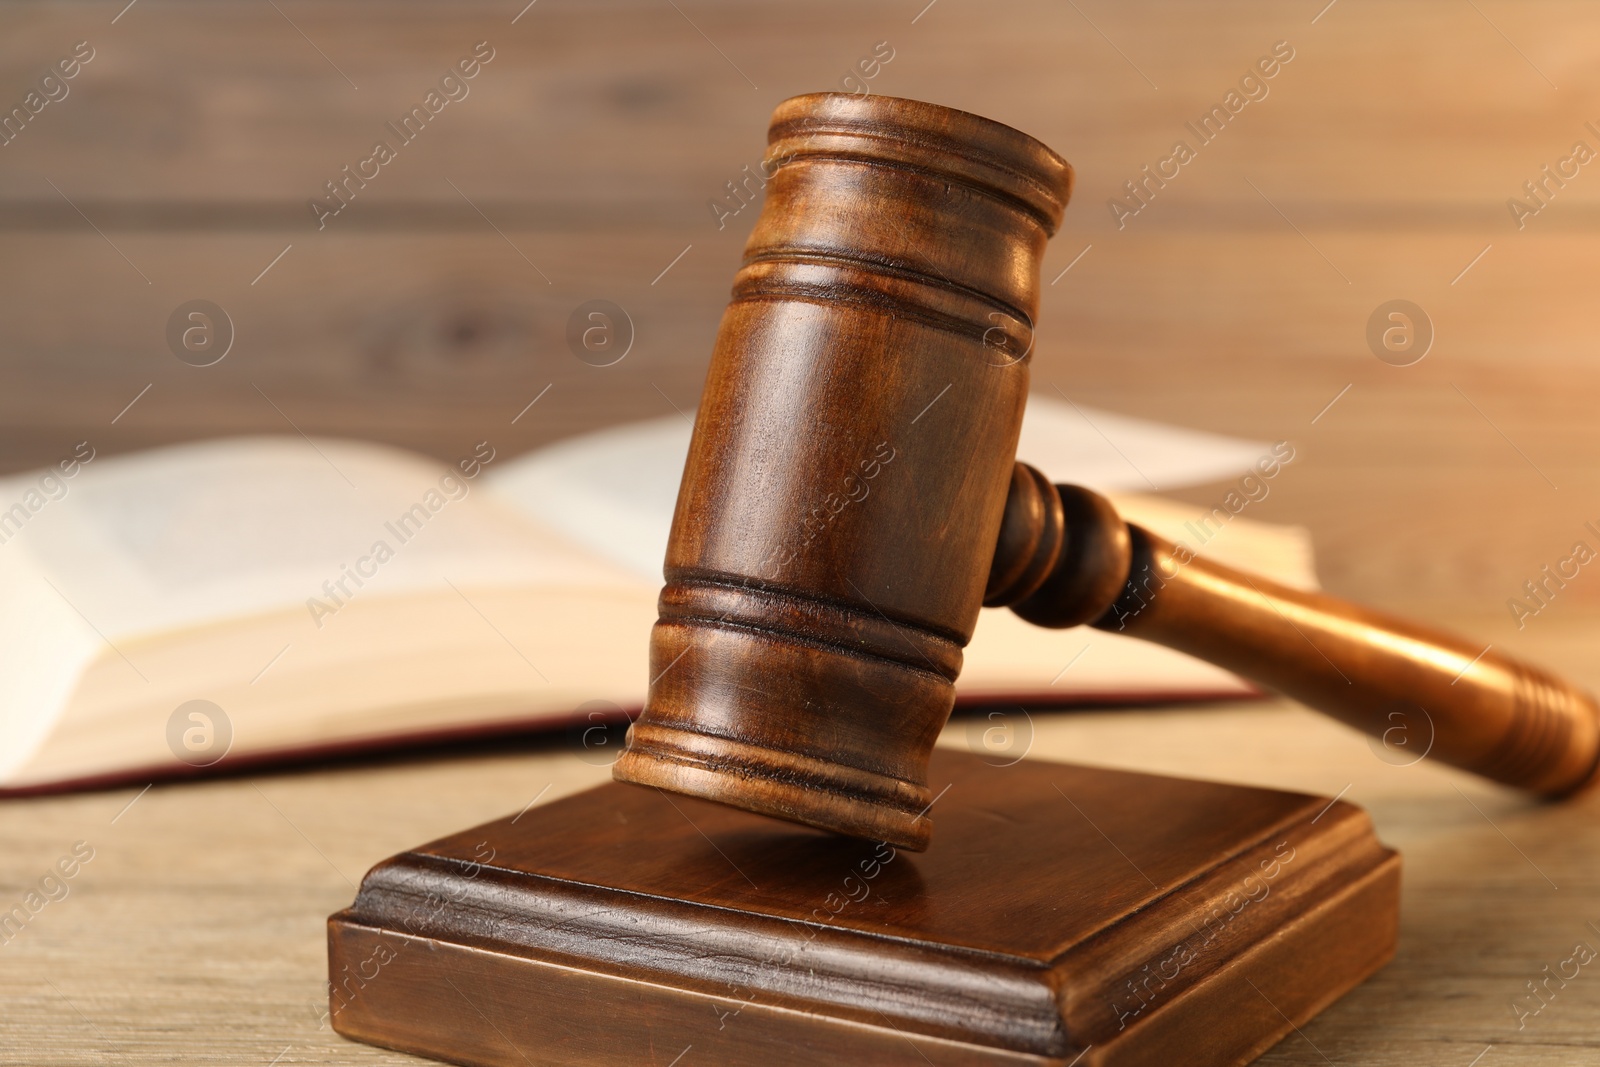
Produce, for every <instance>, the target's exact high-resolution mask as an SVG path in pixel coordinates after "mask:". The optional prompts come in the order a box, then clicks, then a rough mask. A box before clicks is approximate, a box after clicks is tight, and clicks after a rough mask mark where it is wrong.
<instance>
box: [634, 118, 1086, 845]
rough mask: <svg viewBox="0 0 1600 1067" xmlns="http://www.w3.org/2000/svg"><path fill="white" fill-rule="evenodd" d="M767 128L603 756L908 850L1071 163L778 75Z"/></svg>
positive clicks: (1018, 414)
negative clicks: (784, 90) (613, 730)
mask: <svg viewBox="0 0 1600 1067" xmlns="http://www.w3.org/2000/svg"><path fill="white" fill-rule="evenodd" d="M768 140H769V147H768V151H767V158H766V161H765V163H764V164H763V175H764V176H766V177H768V178H769V182H768V184H767V186H766V203H765V205H764V207H763V209H762V212H761V217H760V219H759V220H758V221H757V223H756V227H755V231H754V232H753V233H752V234H751V236H750V240H749V243H748V245H747V246H746V249H745V257H744V264H743V266H742V268H741V269H740V270H739V273H738V275H737V277H736V278H735V280H734V287H733V298H732V301H731V302H730V304H729V305H728V309H727V311H726V313H725V314H724V316H723V319H722V325H721V329H720V332H719V334H718V336H717V342H716V347H715V350H714V351H713V353H712V357H711V367H710V372H709V374H708V376H707V380H706V387H705V392H704V394H703V396H702V399H701V402H700V411H699V417H698V418H697V420H696V422H695V430H694V438H693V443H692V445H691V446H690V451H689V459H688V464H687V466H686V468H685V470H684V474H683V483H682V486H681V488H680V490H679V493H678V505H677V511H676V513H675V515H674V518H673V525H672V539H671V543H670V544H669V546H668V548H667V559H666V586H665V588H663V590H662V592H661V601H660V618H659V620H658V621H657V623H656V624H655V628H654V630H653V631H652V634H651V640H650V674H651V681H650V691H649V697H648V699H647V702H646V704H645V708H644V712H643V714H642V715H641V717H640V718H639V720H638V721H637V722H636V723H635V724H634V725H633V727H632V729H631V731H630V733H629V740H628V746H627V749H626V751H625V752H624V753H623V755H622V756H621V758H620V759H619V760H618V761H617V763H616V765H615V766H614V768H613V772H614V775H615V777H616V778H617V779H619V780H621V781H628V782H637V783H640V784H644V785H651V786H657V787H659V788H661V789H666V790H671V791H674V792H678V793H686V794H690V795H693V796H698V797H704V798H707V799H711V800H717V801H721V802H724V803H727V804H732V805H735V806H737V807H741V808H745V809H748V810H751V811H756V812H761V813H763V814H767V815H772V816H776V817H778V818H783V819H789V820H792V821H795V822H801V823H806V824H809V825H812V826H818V827H823V828H826V829H830V830H835V831H838V832H841V833H846V834H851V835H854V836H857V837H864V838H869V839H872V840H880V841H888V842H890V843H892V844H896V845H900V846H903V847H906V848H911V849H922V848H925V847H926V846H927V843H928V838H929V834H930V832H931V822H930V819H929V817H928V808H929V806H930V803H931V802H932V801H933V799H934V798H933V796H932V795H931V791H930V789H929V786H928V782H927V768H928V758H929V755H930V753H931V751H932V748H933V743H934V740H935V738H936V737H937V736H938V734H939V731H940V729H941V728H942V727H943V726H944V723H945V720H946V719H947V718H948V717H949V714H950V709H951V706H952V702H953V700H954V692H955V690H954V682H955V679H956V676H957V674H958V673H959V671H960V669H961V650H962V648H963V647H964V646H965V645H966V643H967V641H968V640H969V639H970V638H971V636H972V631H973V627H974V626H975V625H976V623H977V618H978V612H979V609H980V607H981V605H982V603H983V599H984V591H985V582H986V580H987V578H988V576H989V571H990V561H991V560H992V559H993V557H994V553H995V545H996V538H997V536H998V534H999V531H1000V524H1001V518H1002V513H1003V511H1004V510H1005V507H1006V499H1007V491H1008V489H1009V488H1010V485H1011V480H1012V477H1013V467H1014V461H1015V454H1016V447H1017V434H1018V430H1019V428H1020V426H1021V422H1022V409H1023V403H1024V401H1025V399H1026V397H1027V392H1028V356H1029V352H1030V350H1031V348H1032V334H1033V322H1034V319H1035V317H1036V315H1037V312H1038V303H1039V264H1040V260H1041V258H1042V256H1043V254H1044V246H1045V242H1046V240H1047V239H1048V238H1049V237H1050V235H1051V234H1053V233H1054V232H1055V229H1056V227H1057V226H1058V225H1059V224H1060V222H1061V216H1062V212H1063V210H1064V208H1065V206H1066V202H1067V197H1068V195H1069V193H1070V190H1071V185H1072V169H1071V168H1070V167H1069V166H1068V165H1067V163H1066V161H1065V160H1063V159H1062V158H1061V157H1060V156H1058V155H1056V154H1055V153H1054V152H1052V151H1051V150H1050V149H1048V148H1046V147H1045V146H1044V145H1042V144H1040V143H1039V142H1038V141H1035V140H1033V139H1032V138H1031V137H1027V136H1025V135H1024V134H1021V133H1019V132H1017V131H1016V130H1013V129H1011V128H1010V127H1008V126H1003V125H1001V124H999V123H996V122H991V121H989V120H987V119H982V118H979V117H977V116H975V115H970V114H967V113H965V112H961V111H954V110H951V109H949V108H943V107H938V106H935V105H932V104H925V103H919V102H916V101H910V100H896V99H892V98H886V97H880V96H868V97H857V96H850V95H842V94H826V93H824V94H814V95H809V96H800V97H795V98H794V99H791V100H788V101H785V102H784V103H783V104H781V105H779V107H778V109H777V111H776V112H775V113H774V115H773V119H772V126H771V130H770V134H769V139H768Z"/></svg>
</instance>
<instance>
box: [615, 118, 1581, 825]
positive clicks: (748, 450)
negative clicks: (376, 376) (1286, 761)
mask: <svg viewBox="0 0 1600 1067" xmlns="http://www.w3.org/2000/svg"><path fill="white" fill-rule="evenodd" d="M764 169H765V172H766V173H769V174H770V175H771V179H770V182H769V184H768V185H767V188H766V203H765V205H764V207H763V209H762V212H761V216H760V219H759V220H758V221H757V223H756V227H755V230H754V232H753V233H752V234H751V236H750V240H749V243H748V245H747V246H746V251H745V259H744V265H743V267H742V268H741V269H740V271H739V273H738V275H737V277H736V279H735V282H734V288H733V299H732V301H731V303H730V304H729V306H728V309H727V312H726V313H725V315H724V317H723V320H722V325H721V329H720V332H719V334H718V337H717V342H716V347H715V350H714V352H713V355H712V359H711V366H710V372H709V374H708V377H707V383H706V389H705V393H704V397H703V399H702V401H701V404H700V413H699V418H698V419H697V421H696V423H695V430H694V439H693V444H692V445H691V448H690V452H689V459H688V464H687V466H686V467H685V470H684V475H683V483H682V487H681V489H680V491H679V495H678V505H677V511H676V514H675V516H674V519H673V526H672V539H671V542H670V544H669V546H668V549H667V559H666V586H665V588H664V589H663V590H662V593H661V601H660V618H659V620H658V621H657V623H656V625H655V628H654V630H653V631H652V635H651V643H650V663H651V667H650V672H651V676H652V679H653V680H652V682H651V685H650V691H649V697H648V699H647V701H646V704H645V708H644V712H643V714H642V715H641V717H640V718H639V720H638V721H637V722H636V723H635V724H634V725H633V727H632V729H631V731H630V733H629V740H628V747H627V750H626V751H625V752H624V753H623V755H622V757H621V758H620V759H619V760H618V762H617V763H616V764H615V766H614V768H613V771H614V774H615V776H616V777H617V778H618V779H620V780H622V781H629V782H637V783H641V784H646V785H653V786H657V787H660V788H662V789H667V790H673V791H676V792H680V793H686V794H690V795H694V796H699V797H705V798H708V799H711V800H717V801H721V802H724V803H727V804H732V805H735V806H737V807H741V808H745V809H748V810H751V811H756V812H761V813H764V814H767V815H772V816H776V817H778V818H783V819H789V820H792V821H796V822H801V823H806V824H809V825H812V826H817V827H822V828H825V829H830V830H835V831H838V832H841V833H845V834H851V835H855V836H858V837H864V838H870V839H873V840H881V841H888V842H890V843H892V844H895V845H899V846H902V847H905V848H910V849H922V848H925V847H926V846H927V844H928V840H929V835H930V833H931V830H932V825H931V820H930V818H929V815H928V808H929V805H930V803H931V802H932V800H933V796H932V795H931V791H930V789H929V786H928V782H927V768H928V758H929V755H930V753H931V751H932V748H933V744H934V740H935V738H936V737H937V736H938V734H939V731H940V730H941V728H942V727H943V726H944V723H945V721H946V719H947V718H948V717H949V714H950V710H951V707H952V705H953V701H954V696H955V687H954V683H955V679H956V677H957V675H958V673H959V672H960V669H961V650H962V648H963V647H964V646H965V645H966V643H967V641H968V640H969V639H970V638H971V636H972V632H973V627H974V626H975V625H976V623H977V618H978V612H979V609H980V607H981V606H983V605H989V606H1010V607H1012V608H1013V609H1014V610H1015V611H1016V612H1017V613H1018V614H1019V615H1021V616H1022V617H1023V618H1024V619H1027V620H1028V621H1030V622H1034V623H1037V624H1039V625H1042V626H1053V627H1065V626H1075V625H1080V624H1085V623H1087V624H1090V625H1093V626H1095V627H1097V628H1099V629H1102V630H1110V631H1117V632H1123V633H1128V634H1131V635H1133V636H1135V637H1141V638H1145V639H1148V640H1151V641H1156V642H1158V643H1160V644H1164V645H1167V646H1169V647H1171V648H1175V649H1179V650H1181V651H1183V652H1187V653H1190V654H1192V655H1195V656H1198V657H1200V658H1201V659H1205V660H1208V661H1210V662H1212V663H1215V664H1218V665H1219V666H1222V667H1226V668H1228V669H1229V670H1232V671H1235V672H1236V673H1238V674H1241V675H1244V676H1246V677H1249V678H1252V679H1255V680H1257V681H1259V682H1261V683H1263V684H1264V685H1267V686H1269V687H1271V688H1274V689H1277V690H1279V691H1281V692H1283V693H1286V694H1288V695H1289V696H1292V697H1294V698H1296V699H1297V700H1300V701H1301V702H1303V703H1305V704H1307V705H1309V706H1311V707H1314V708H1317V709H1319V710H1321V711H1325V712H1328V713H1329V714H1331V715H1333V716H1335V717H1336V718H1338V719H1340V720H1342V721H1344V722H1346V723H1348V724H1350V725H1352V726H1354V727H1356V728H1357V729H1360V730H1364V731H1366V732H1368V733H1369V734H1373V735H1378V736H1381V735H1382V734H1383V733H1384V732H1385V731H1386V730H1388V729H1390V728H1391V727H1392V726H1393V725H1394V719H1393V718H1392V715H1394V714H1395V713H1399V714H1401V715H1402V716H1404V717H1405V718H1404V719H1402V721H1410V722H1413V723H1416V722H1420V721H1422V720H1423V719H1424V718H1425V719H1426V721H1428V722H1430V723H1431V724H1432V734H1433V737H1432V745H1431V755H1432V756H1433V757H1434V758H1437V759H1441V760H1444V761H1445V762H1447V763H1451V764H1454V765H1455V766H1458V767H1462V768H1465V769H1467V770H1470V771H1474V772H1476V773H1478V774H1481V775H1484V776H1486V777H1488V778H1492V779H1494V780H1495V781H1499V782H1504V783H1506V784H1508V785H1515V786H1520V787H1522V788H1525V789H1529V790H1532V791H1534V792H1537V793H1540V794H1545V795H1549V796H1559V795H1562V794H1565V793H1570V792H1572V791H1575V790H1577V789H1580V788H1582V787H1583V786H1585V785H1586V784H1589V783H1590V782H1592V781H1593V780H1594V779H1595V778H1596V768H1597V763H1600V712H1597V708H1596V705H1595V703H1594V702H1593V701H1592V700H1591V699H1590V698H1589V697H1588V696H1587V695H1585V694H1584V693H1582V692H1580V691H1579V690H1577V689H1575V688H1573V687H1572V686H1570V685H1568V684H1566V683H1564V682H1562V681H1560V680H1558V679H1555V678H1553V677H1551V676H1549V675H1547V674H1544V673H1543V672H1540V671H1538V670H1535V669H1533V668H1531V667H1527V666H1524V665H1522V664H1520V663H1518V662H1516V661H1514V660H1512V659H1510V658H1508V657H1505V656H1501V655H1499V654H1498V653H1495V652H1493V651H1492V650H1488V651H1480V650H1479V649H1480V646H1478V645H1476V644H1473V643H1470V642H1467V641H1464V640H1461V639H1459V638H1456V637H1451V636H1447V635H1444V634H1440V633H1436V632H1434V631H1432V630H1429V629H1427V628H1425V627H1422V626H1418V625H1414V624H1412V623H1408V622H1403V621H1400V620H1397V619H1391V618H1388V617H1386V616H1383V615H1380V614H1378V613H1377V612H1373V611H1369V610H1367V609H1365V608H1361V607H1357V606H1355V605H1352V604H1348V603H1345V602H1343V601H1340V600H1337V599H1335V598H1333V597H1329V596H1323V595H1320V594H1316V593H1306V592H1301V591H1297V590H1292V589H1288V588H1285V587H1283V586H1281V585H1278V584H1276V583H1274V582H1271V581H1268V580H1266V579H1264V578H1257V577H1252V576H1249V575H1246V574H1244V573H1242V572H1239V571H1234V570H1231V569H1229V568H1227V567H1223V566H1220V565H1218V564H1215V563H1212V562H1209V561H1207V560H1204V559H1198V558H1195V557H1194V555H1193V553H1192V552H1191V551H1190V550H1189V549H1187V548H1186V547H1185V546H1183V545H1174V544H1172V543H1170V542H1167V541H1165V540H1163V539H1161V538H1159V537H1157V536H1155V535H1153V534H1151V533H1149V532H1148V531H1146V530H1143V529H1141V528H1139V527H1137V526H1130V525H1128V524H1126V523H1124V522H1122V520H1121V519H1119V518H1118V517H1117V514H1116V512H1115V511H1114V510H1113V508H1112V507H1111V505H1110V504H1109V503H1108V502H1107V501H1106V500H1105V499H1104V498H1102V497H1100V496H1097V495H1095V494H1094V493H1091V492H1089V491H1088V490H1085V489H1079V488H1074V487H1071V486H1052V485H1050V484H1049V482H1048V481H1046V479H1045V478H1044V477H1043V476H1042V475H1041V474H1039V472H1037V471H1036V470H1034V469H1033V468H1031V467H1028V466H1027V465H1025V464H1019V463H1016V462H1015V456H1016V447H1017V437H1018V433H1019V431H1020V428H1021V422H1022V411H1023V404H1024V402H1025V400H1026V398H1027V393H1028V362H1029V361H1028V356H1029V353H1030V352H1031V349H1032V342H1033V322H1034V319H1035V318H1036V316H1037V313H1038V302H1039V264H1040V261H1041V259H1042V257H1043V253H1044V246H1045V243H1046V241H1047V240H1048V238H1049V237H1050V236H1051V235H1052V234H1054V232H1055V230H1056V228H1057V227H1058V226H1059V225H1060V222H1061V218H1062V213H1063V211H1064V210H1065V207H1066V203H1067V199H1068V196H1069V195H1070V192H1071V187H1072V169H1071V167H1070V166H1068V164H1067V163H1066V161H1065V160H1063V159H1062V158H1061V157H1060V156H1058V155H1056V154H1055V153H1054V152H1052V151H1051V150H1050V149H1049V148H1047V147H1045V146H1044V145H1043V144H1040V143H1039V142H1038V141H1035V140H1034V139H1032V138H1030V137H1027V136H1026V135H1024V134H1022V133H1019V132H1018V131H1016V130H1013V129H1011V128H1010V127H1008V126H1003V125H1001V124H999V123H995V122H991V121H989V120H987V119H982V118H979V117H977V116H975V115H970V114H967V113H965V112H961V111H954V110H951V109H948V108H943V107H938V106H935V105H932V104H925V103H919V102H916V101H909V100H896V99H892V98H886V97H880V96H870V97H857V96H848V95H841V94H815V95H809V96H800V97H795V98H794V99H791V100H788V101H785V102H784V103H783V104H781V105H779V107H778V109H777V111H776V112H775V113H774V115H773V120H772V127H771V131H770V136H769V150H768V158H767V164H766V165H765V168H764Z"/></svg>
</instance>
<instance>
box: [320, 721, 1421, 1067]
mask: <svg viewBox="0 0 1600 1067" xmlns="http://www.w3.org/2000/svg"><path fill="white" fill-rule="evenodd" d="M931 773H932V777H931V779H930V781H931V782H932V784H933V788H934V790H935V792H936V793H937V797H938V799H937V800H936V801H935V804H934V806H933V809H932V811H931V812H930V813H929V814H930V816H931V817H932V818H933V820H934V823H935V827H936V829H935V831H934V835H933V843H932V846H931V847H930V848H929V849H928V851H927V852H925V853H921V854H913V853H909V852H904V851H896V850H895V849H894V848H892V847H890V846H888V845H874V844H871V843H866V842H861V841H856V840H852V839H848V838H843V837H836V836H833V835H830V834H826V833H823V832H820V831H814V830H809V829H805V828H801V827H794V826H789V825H787V824H784V823H779V822H775V821H773V820H771V819H767V818H763V817H761V816H758V815H752V814H748V813H746V812H742V811H737V810H735V809H732V808H726V807H723V806H721V805H717V804H712V803H708V802H705V801H698V800H692V799H689V798H686V797H680V796H675V795H671V794H667V793H663V792H659V791H657V790H653V789H648V788H644V787H640V786H633V785H623V784H617V783H612V784H608V785H603V786H600V787H598V788H596V789H592V790H589V791H588V792H586V793H581V794H579V795H576V796H572V797H568V798H566V799H564V800H560V801H556V802H554V803H550V804H546V805H544V806H542V807H539V808H534V809H531V810H528V811H526V812H524V813H523V814H521V815H519V816H516V817H510V818H505V819H501V820H499V821H497V822H491V823H487V824H485V825H483V826H480V827H477V828H476V829H472V830H467V831H464V832H462V833H458V834H455V835H452V836H450V837H446V838H444V839H442V840H439V841H436V842H434V843H432V844H430V845H424V846H422V847H420V848H416V849H413V850H411V851H409V852H404V853H402V854H400V855H398V856H395V857H393V858H391V859H388V860H385V861H384V862H383V863H380V864H379V865H378V866H376V867H374V868H373V869H372V871H371V872H369V873H368V874H367V877H366V879H365V880H364V881H363V882H362V885H361V889H360V892H359V893H358V895H357V897H356V900H355V903H354V904H353V905H351V907H349V908H348V909H346V910H344V911H341V912H339V913H338V914H336V915H334V916H332V917H331V918H330V919H329V921H328V968H329V978H330V983H331V1004H330V1008H331V1013H332V1014H331V1017H332V1021H333V1025H334V1028H335V1029H336V1030H337V1031H338V1032H339V1033H341V1034H344V1035H345V1036H347V1037H351V1038H355V1039H356V1040H359V1041H365V1042H369V1043H371V1044H375V1045H382V1046H385V1047H388V1048H393V1049H400V1050H403V1051H406V1052H414V1053H418V1054H420V1055H424V1056H431V1057H434V1058H436V1059H442V1060H448V1061H451V1062H454V1063H461V1064H473V1065H494V1067H531V1065H533V1064H538V1065H541V1067H544V1065H550V1064H628V1065H634V1064H658V1065H661V1067H669V1065H672V1064H678V1065H679V1067H698V1065H704V1064H741V1065H745V1064H760V1065H762V1067H787V1065H802V1064H803V1065H807V1067H809V1065H814V1064H818V1063H870V1064H894V1065H905V1067H925V1065H927V1064H934V1065H937V1067H945V1065H954V1064H1036V1065H1044V1064H1055V1065H1061V1067H1066V1065H1069V1064H1078V1065H1083V1067H1088V1065H1094V1064H1098V1065H1131V1064H1160V1065H1168V1064H1172V1063H1183V1064H1186V1065H1191V1067H1195V1065H1202V1064H1240V1063H1246V1062H1248V1061H1250V1060H1251V1059H1253V1058H1255V1057H1256V1056H1257V1055H1259V1054H1260V1053H1261V1052H1263V1051H1264V1050H1265V1049H1267V1048H1269V1047H1270V1046H1271V1045H1273V1044H1274V1043H1275V1042H1277V1041H1278V1040H1279V1039H1280V1038H1282V1037H1283V1036H1284V1035H1285V1034H1287V1033H1288V1032H1289V1031H1290V1030H1291V1029H1292V1028H1293V1027H1295V1026H1297V1025H1298V1024H1300V1023H1303V1022H1305V1021H1306V1020H1307V1019H1310V1018H1311V1017H1312V1016H1313V1015H1315V1014H1316V1013H1317V1012H1318V1011H1320V1010H1322V1008H1324V1007H1326V1006H1327V1005H1328V1004H1330V1003H1331V1002H1332V1001H1334V1000H1335V999H1336V998H1338V997H1339V996H1340V995H1341V994H1343V993H1344V992H1345V991H1347V990H1348V989H1350V988H1351V987H1352V986H1354V985H1356V984H1357V983H1359V982H1360V981H1361V980H1362V979H1363V978H1365V977H1367V976H1368V975H1370V974H1371V973H1372V972H1373V971H1375V970H1377V969H1378V968H1379V967H1381V966H1382V965H1383V964H1384V963H1385V962H1387V961H1388V959H1389V958H1390V956H1391V955H1392V954H1393V952H1394V946H1395V936H1396V927H1397V922H1398V914H1399V883H1400V860H1399V857H1398V856H1397V855H1396V854H1395V853H1394V852H1392V851H1390V850H1388V849H1386V848H1384V847H1383V846H1382V845H1381V844H1379V843H1378V841H1377V839H1376V837H1375V835H1374V833H1373V829H1372V824H1371V821H1370V820H1369V819H1368V817H1367V815H1366V814H1365V813H1364V812H1363V811H1361V810H1360V809H1359V808H1356V807H1354V806H1352V805H1350V804H1346V803H1342V802H1338V801H1330V800H1327V799H1326V798H1323V797H1314V796H1306V795H1303V794H1299V793H1285V792H1278V791H1275V790H1269V789H1253V788H1246V787H1243V786H1234V785H1221V784H1217V783H1212V782H1198V781H1189V780H1185V779H1178V778H1167V777H1161V776H1156V775H1148V774H1134V773H1129V772H1126V771H1113V770H1102V769H1099V768H1093V767H1079V766H1069V765H1063V764H1053V763H1043V762H1035V761H1030V760H1024V761H1022V762H1020V763H1017V764H1014V765H1012V766H1005V767H998V766H991V765H989V764H988V763H986V762H985V761H984V760H983V759H981V758H979V757H977V756H972V755H967V754H964V753H955V752H946V751H940V752H937V753H936V754H935V756H934V760H933V767H932V772H931Z"/></svg>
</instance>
